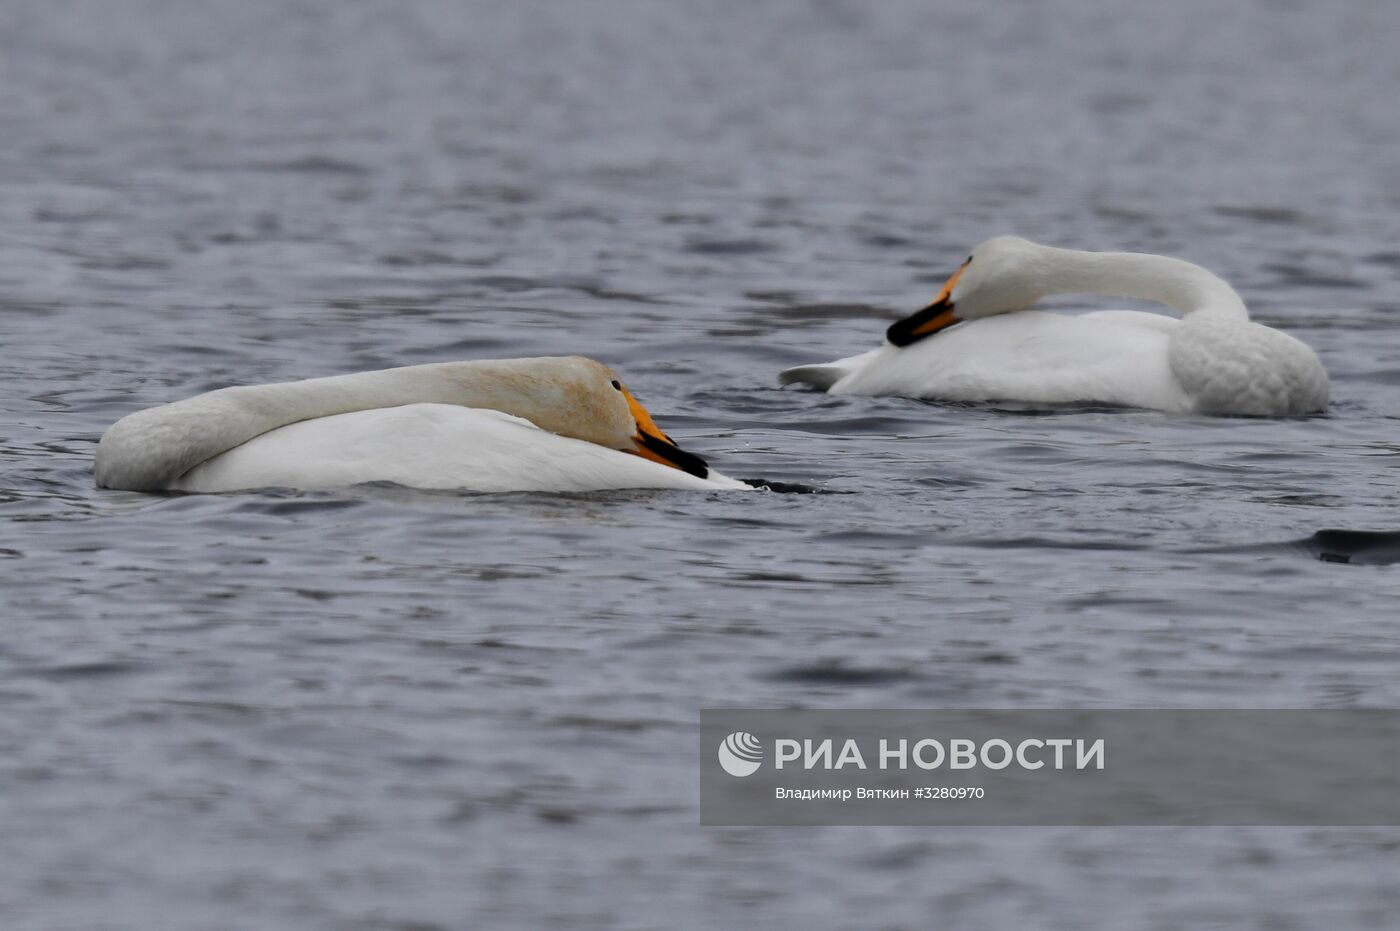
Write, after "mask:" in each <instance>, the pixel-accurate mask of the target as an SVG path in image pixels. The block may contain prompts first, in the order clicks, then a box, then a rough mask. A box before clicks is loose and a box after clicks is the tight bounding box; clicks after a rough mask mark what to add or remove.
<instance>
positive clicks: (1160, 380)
mask: <svg viewBox="0 0 1400 931" xmlns="http://www.w3.org/2000/svg"><path fill="white" fill-rule="evenodd" d="M1178 325H1179V321H1177V320H1175V319H1172V318H1170V317H1164V316H1161V315H1159V314H1150V313H1143V312H1139V311H1100V312H1095V313H1090V314H1084V315H1081V316H1077V317H1072V316H1065V315H1062V314H1055V313H1046V312H1042V311H1023V312H1020V313H1016V314H1007V315H1005V316H999V317H988V318H985V319H981V320H973V321H968V322H966V323H962V324H960V325H958V326H956V327H953V328H950V329H948V330H947V331H946V332H943V333H939V334H938V335H936V336H933V337H930V338H929V339H926V340H923V341H921V342H919V343H916V344H914V345H912V346H909V347H906V348H904V349H900V350H892V351H889V352H885V353H882V354H880V355H875V356H872V359H871V362H870V363H869V364H867V365H865V366H863V367H861V368H859V369H857V370H856V371H854V372H852V373H851V374H850V375H849V376H847V377H845V378H843V379H842V380H841V381H839V382H838V383H837V384H835V385H834V386H833V387H832V393H834V394H858V395H903V396H906V397H918V398H925V399H928V400H940V401H965V402H984V401H1023V402H1029V403H1040V404H1051V405H1061V404H1075V403H1098V404H1114V405H1124V406H1129V407H1147V408H1156V409H1159V410H1180V411H1184V410H1188V409H1189V407H1190V402H1189V399H1188V398H1187V397H1186V396H1185V394H1184V393H1183V391H1182V389H1181V386H1180V385H1179V384H1178V383H1177V381H1176V379H1175V378H1174V377H1173V375H1172V372H1171V370H1170V367H1169V366H1168V364H1167V352H1166V347H1167V342H1168V340H1169V339H1170V334H1171V332H1172V329H1173V328H1174V327H1176V326H1178Z"/></svg>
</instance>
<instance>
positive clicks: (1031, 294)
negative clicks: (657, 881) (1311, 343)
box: [778, 236, 1328, 416]
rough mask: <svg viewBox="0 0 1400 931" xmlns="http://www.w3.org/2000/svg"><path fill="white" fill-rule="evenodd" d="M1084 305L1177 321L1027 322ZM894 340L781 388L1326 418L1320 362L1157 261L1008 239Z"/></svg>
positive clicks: (1206, 280)
mask: <svg viewBox="0 0 1400 931" xmlns="http://www.w3.org/2000/svg"><path fill="white" fill-rule="evenodd" d="M1086 292H1088V293H1098V294H1110V295H1116V296H1119V297H1135V298H1141V299H1144V300H1149V301H1156V302H1158V303H1161V304H1165V305H1167V306H1168V307H1171V308H1173V309H1175V310H1178V311H1180V312H1181V313H1182V317H1181V319H1177V318H1175V317H1167V316H1163V315H1161V314H1153V313H1145V312H1141V311H1130V310H1113V311H1098V312H1094V313H1087V314H1083V315H1080V316H1066V315H1062V314H1054V313H1044V312H1040V311H1027V310H1026V308H1028V307H1030V306H1031V305H1032V304H1034V303H1035V302H1036V301H1038V300H1040V299H1041V298H1042V297H1046V296H1048V295H1051V294H1061V293H1086ZM964 321H966V322H964ZM953 324H960V325H959V326H956V327H953V326H952V325H953ZM950 327H951V328H950ZM945 328H950V329H946V330H945ZM934 334H937V336H936V337H934ZM886 336H887V338H888V343H887V344H886V345H884V346H882V347H880V348H879V349H875V350H872V351H870V352H867V353H863V354H862V355H858V356H852V357H850V358H848V359H840V360H838V361H836V362H831V363H827V364H825V365H803V366H798V367H796V368H791V369H788V370H786V371H784V372H783V373H782V374H781V375H779V377H778V378H779V383H780V384H784V385H788V384H794V383H805V384H809V385H814V386H816V387H818V388H822V389H825V390H827V391H830V392H831V393H832V394H859V395H904V396H907V397H916V398H927V399H930V400H943V401H1027V402H1032V403H1044V404H1067V403H1074V402H1089V403H1099V404H1114V405H1123V406H1128V407H1143V408H1153V409H1157V410H1163V411H1173V412H1195V413H1205V414H1244V415H1256V416H1282V415H1290V414H1311V413H1316V412H1320V411H1324V410H1326V409H1327V400H1328V383H1327V372H1326V371H1325V370H1324V369H1323V367H1322V363H1320V362H1319V361H1318V359H1317V356H1316V355H1314V354H1313V351H1312V350H1311V349H1309V348H1308V347H1307V346H1306V345H1304V344H1303V343H1301V342H1299V341H1298V340H1296V339H1294V338H1293V337H1291V336H1288V335H1287V334H1285V333H1281V332H1279V331H1278V330H1273V329H1270V328H1269V327H1266V326H1263V325H1261V324H1258V323H1251V322H1250V320H1249V312H1248V311H1247V310H1246V309H1245V306H1244V302H1243V301H1242V300H1241V299H1240V296H1239V295H1238V294H1236V293H1235V290H1234V289H1233V288H1231V287H1230V286H1229V285H1228V284H1226V283H1225V282H1224V281H1222V280H1221V279H1220V278H1217V277H1216V276H1215V275H1213V274H1211V273H1210V272H1208V271H1206V270H1205V269H1203V268H1201V267H1199V266H1196V265H1192V264H1191V263H1189V262H1184V261H1182V260H1181V259H1173V258H1167V257H1165V256H1160V255H1144V254H1140V253H1132V252H1079V251H1075V250H1072V249H1056V248H1052V247H1049V246H1042V245H1038V244H1036V243H1033V242H1029V241H1028V240H1025V239H1021V238H1019V237H1015V236H999V237H997V238H995V239H989V240H987V241H986V242H984V243H982V244H981V245H980V246H978V247H977V248H976V249H975V250H973V253H972V255H971V256H969V257H968V259H967V261H966V262H964V263H963V264H962V267H960V268H959V269H958V271H957V272H956V273H955V274H954V275H953V276H952V277H951V278H949V279H948V281H947V283H946V284H944V286H943V290H942V292H941V293H940V294H939V295H938V297H937V299H935V300H934V302H933V303H932V304H930V305H928V306H927V307H925V308H924V309H923V310H921V311H919V312H918V313H916V314H914V315H913V316H911V317H907V318H906V319H904V320H901V321H899V322H898V323H896V324H894V325H893V326H891V327H890V328H889V330H888V332H887V334H886ZM929 337H934V338H929Z"/></svg>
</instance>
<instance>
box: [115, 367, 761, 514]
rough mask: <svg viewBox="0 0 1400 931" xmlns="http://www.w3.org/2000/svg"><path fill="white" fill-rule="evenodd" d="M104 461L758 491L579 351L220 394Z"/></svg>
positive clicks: (150, 426) (565, 486)
mask: <svg viewBox="0 0 1400 931" xmlns="http://www.w3.org/2000/svg"><path fill="white" fill-rule="evenodd" d="M95 471H96V477H97V483H98V485H100V486H102V487H106V488H126V489H133V490H139V491H157V490H171V491H188V492H219V491H235V490H240V489H248V488H262V487H273V486H278V487H290V488H302V489H316V488H334V487H340V486H346V485H354V484H359V483H362V482H374V481H387V482H396V483H398V484H401V485H407V486H410V487H415V488H443V489H447V488H450V489H461V490H469V491H487V492H492V491H595V490H601V489H608V488H677V489H746V488H748V487H749V486H748V485H745V484H744V483H743V482H739V481H736V480H734V479H731V478H728V477H726V476H724V475H721V474H719V473H718V472H715V471H714V470H712V469H710V468H709V467H708V466H707V465H706V463H705V462H704V460H702V459H700V457H698V456H695V455H693V454H690V453H687V452H685V451H683V450H681V449H680V448H679V447H677V446H676V445H675V444H674V443H673V442H672V441H671V440H670V438H669V437H667V436H666V435H665V434H664V433H662V432H661V431H660V429H659V428H657V427H656V424H655V423H654V422H653V421H652V420H651V416H650V415H649V414H648V413H647V412H646V410H645V409H644V408H643V407H642V406H641V405H640V404H639V403H638V402H637V401H636V399H635V398H633V397H632V395H631V394H630V393H629V392H628V391H627V389H626V388H624V387H623V386H622V384H621V382H619V381H618V380H617V378H616V376H615V375H614V374H613V372H612V370H611V369H609V368H607V366H604V365H602V364H601V363H598V362H595V361H593V360H591V359H584V358H582V357H576V356H575V357H561V358H544V359H506V360H489V361H479V362H447V363H436V364H431V365H416V366H407V367H404V368H397V369H385V370H383V371H378V372H362V373H358V374H353V375H338V376H332V377H330V378H315V379H308V380H306V381H298V382H286V383H282V384H272V385H253V386H239V387H233V388H224V389H220V390H218V391H211V392H208V393H206V394H202V395H199V396H197V397H193V398H188V399H186V400H183V401H176V402H174V403H173V404H166V405H163V406H161V407H155V408H150V409H149V410H144V411H138V412H136V413H134V414H131V415H129V416H127V417H124V418H122V419H121V420H119V421H117V423H116V424H114V425H113V426H112V427H111V428H110V429H109V430H108V431H107V433H106V434H105V435H104V436H103V437H102V441H101V442H100V443H99V444H98V448H97V460H96V470H95Z"/></svg>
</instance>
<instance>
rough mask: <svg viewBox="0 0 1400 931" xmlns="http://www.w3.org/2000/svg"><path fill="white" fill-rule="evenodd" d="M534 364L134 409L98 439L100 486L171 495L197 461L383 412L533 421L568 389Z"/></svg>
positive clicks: (308, 385)
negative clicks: (291, 431) (422, 408)
mask: <svg viewBox="0 0 1400 931" xmlns="http://www.w3.org/2000/svg"><path fill="white" fill-rule="evenodd" d="M540 361H542V360H536V359H509V360H490V361H472V362H439V363H432V364H428V365H415V366H406V367H404V368H397V369H385V370H383V371H378V372H360V373H356V374H353V375H333V376H331V377H328V378H312V379H307V380H305V381H297V382H284V383H281V384H272V385H249V386H239V387H232V388H224V389H221V390H218V391H212V392H209V393H208V394H203V395H199V396H198V397H194V398H188V399H186V400H183V401H176V402H174V403H173V404H166V405H163V406H161V407H155V408H150V409H147V410H144V411H137V412H136V413H134V414H130V415H128V416H126V417H123V418H122V419H121V420H119V421H117V423H116V424H114V425H113V426H112V427H111V429H109V430H108V431H107V433H106V434H105V435H104V436H103V437H102V441H101V443H100V444H99V445H98V449H97V468H96V471H97V481H98V484H99V485H101V486H103V487H107V488H128V489H132V490H136V491H152V490H159V489H163V488H167V487H169V486H170V483H171V482H172V481H174V480H175V479H177V478H178V477H179V476H181V475H183V474H184V473H185V472H187V471H189V470H190V469H192V468H194V467H195V466H197V465H199V464H200V463H202V462H204V461H206V460H208V459H211V458H213V457H214V456H217V455H219V454H220V453H222V452H225V451H227V450H229V449H232V448H233V447H235V446H239V445H241V444H243V443H246V442H248V441H249V440H251V439H253V438H254V437H257V436H261V435H262V434H264V433H267V432H269V431H271V430H276V429H278V428H279V427H285V426H287V425H289V424H293V423H298V422H300V421H303V420H313V419H315V418H318V417H329V416H332V415H335V414H348V413H353V412H355V411H363V410H370V409H373V408H380V407H398V406H400V405H404V404H415V403H419V402H430V403H439V404H455V405H460V406H462V407H478V408H488V409H491V410H497V411H501V412H502V413H507V414H513V415H515V416H517V417H523V418H525V419H527V420H531V421H532V422H534V421H538V419H540V417H539V412H540V411H541V410H549V409H551V408H552V407H555V406H558V405H560V404H562V403H564V401H565V397H566V395H567V389H566V386H563V385H558V384H555V383H554V382H552V380H550V379H546V378H542V377H540V375H539V373H538V369H537V367H536V363H538V362H540ZM583 361H587V360H583ZM593 364H596V363H593Z"/></svg>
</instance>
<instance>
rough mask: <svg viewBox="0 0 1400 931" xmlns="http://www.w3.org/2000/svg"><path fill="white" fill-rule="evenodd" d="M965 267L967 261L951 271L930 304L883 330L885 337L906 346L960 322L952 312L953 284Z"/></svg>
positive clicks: (896, 343) (897, 344)
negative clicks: (950, 274)
mask: <svg viewBox="0 0 1400 931" xmlns="http://www.w3.org/2000/svg"><path fill="white" fill-rule="evenodd" d="M967 261H968V262H970V261H972V260H971V259H968V260H967ZM965 268H967V262H964V263H962V265H960V266H958V270H957V271H955V272H953V277H951V278H949V279H948V280H947V281H945V282H943V290H942V291H939V292H938V297H936V298H934V299H933V303H932V304H929V305H928V306H927V307H925V308H924V309H923V310H921V311H919V312H918V313H916V314H914V315H913V316H911V317H905V318H904V319H903V320H901V321H899V322H898V323H894V324H891V325H890V328H889V329H888V330H886V331H885V338H886V339H888V340H889V341H890V342H891V343H893V344H894V345H896V346H908V345H909V344H910V343H917V342H918V341H919V340H921V339H923V338H924V337H925V336H932V335H933V334H935V333H937V332H938V331H939V330H942V329H944V328H946V327H950V326H952V325H953V324H955V323H961V322H962V318H961V317H958V316H956V315H955V314H954V313H953V285H955V284H957V283H958V279H959V278H961V277H962V273H963V270H964V269H965Z"/></svg>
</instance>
